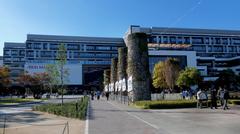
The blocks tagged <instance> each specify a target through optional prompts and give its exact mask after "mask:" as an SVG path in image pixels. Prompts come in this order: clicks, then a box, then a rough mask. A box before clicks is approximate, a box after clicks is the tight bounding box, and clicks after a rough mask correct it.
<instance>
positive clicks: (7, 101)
mask: <svg viewBox="0 0 240 134" xmlns="http://www.w3.org/2000/svg"><path fill="white" fill-rule="evenodd" d="M36 100H43V99H33V98H2V99H0V105H11V104H12V105H13V104H19V103H23V102H32V101H36Z"/></svg>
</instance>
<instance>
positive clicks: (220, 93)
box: [218, 87, 224, 107]
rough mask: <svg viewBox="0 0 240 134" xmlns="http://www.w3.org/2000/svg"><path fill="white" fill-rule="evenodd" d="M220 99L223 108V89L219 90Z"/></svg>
mask: <svg viewBox="0 0 240 134" xmlns="http://www.w3.org/2000/svg"><path fill="white" fill-rule="evenodd" d="M218 98H219V100H220V105H221V107H223V100H224V90H223V88H221V87H220V88H219V90H218Z"/></svg>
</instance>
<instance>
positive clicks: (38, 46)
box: [33, 43, 42, 49]
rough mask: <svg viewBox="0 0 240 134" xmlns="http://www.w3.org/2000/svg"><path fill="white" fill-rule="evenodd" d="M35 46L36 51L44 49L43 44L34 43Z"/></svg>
mask: <svg viewBox="0 0 240 134" xmlns="http://www.w3.org/2000/svg"><path fill="white" fill-rule="evenodd" d="M33 46H34V49H41V48H42V46H41V43H34V44H33Z"/></svg>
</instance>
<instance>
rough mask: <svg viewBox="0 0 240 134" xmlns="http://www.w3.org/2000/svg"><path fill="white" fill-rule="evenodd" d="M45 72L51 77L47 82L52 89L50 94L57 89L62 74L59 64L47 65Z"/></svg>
mask: <svg viewBox="0 0 240 134" xmlns="http://www.w3.org/2000/svg"><path fill="white" fill-rule="evenodd" d="M45 72H46V73H47V74H48V77H49V81H48V82H47V83H46V84H47V87H48V88H49V90H50V94H52V92H53V91H54V90H56V89H57V87H58V85H59V84H60V79H59V78H60V74H59V71H58V68H57V66H56V65H54V64H49V65H47V66H46V70H45Z"/></svg>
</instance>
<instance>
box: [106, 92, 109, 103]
mask: <svg viewBox="0 0 240 134" xmlns="http://www.w3.org/2000/svg"><path fill="white" fill-rule="evenodd" d="M106 98H107V101H108V99H109V92H106Z"/></svg>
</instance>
